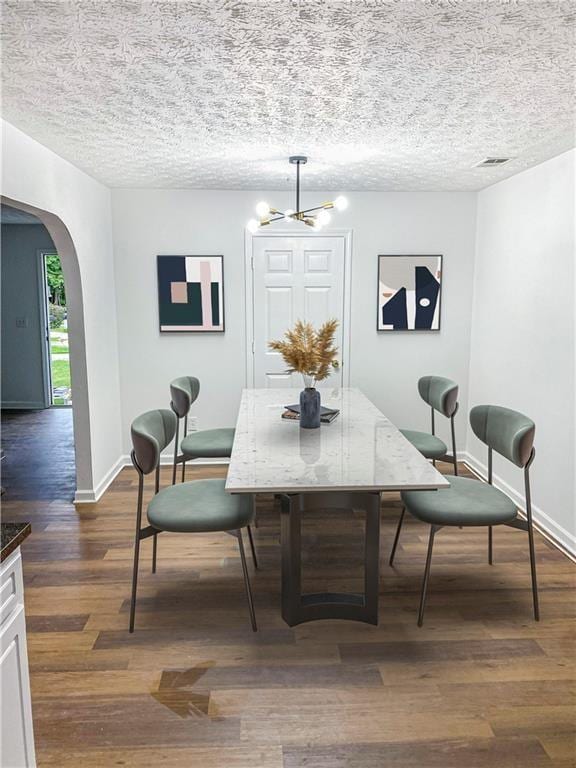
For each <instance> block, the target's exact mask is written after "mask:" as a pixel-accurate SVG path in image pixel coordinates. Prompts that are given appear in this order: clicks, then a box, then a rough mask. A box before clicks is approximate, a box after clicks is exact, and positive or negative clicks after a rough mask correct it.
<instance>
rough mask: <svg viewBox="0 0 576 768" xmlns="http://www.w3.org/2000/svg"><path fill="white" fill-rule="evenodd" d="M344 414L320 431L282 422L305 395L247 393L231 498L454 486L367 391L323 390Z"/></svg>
mask: <svg viewBox="0 0 576 768" xmlns="http://www.w3.org/2000/svg"><path fill="white" fill-rule="evenodd" d="M320 392H321V397H322V405H325V406H328V407H330V408H338V409H339V410H340V414H339V416H338V417H337V418H336V419H335V420H334V421H333V422H332V423H330V424H322V426H321V427H320V428H319V429H301V428H300V425H299V422H298V421H290V420H288V419H282V418H281V414H282V413H283V411H284V410H285V406H286V405H288V404H290V403H297V402H298V400H299V396H300V390H298V389H245V390H244V391H243V393H242V400H241V403H240V410H239V413H238V421H237V424H236V435H235V438H234V446H233V449H232V455H231V458H230V466H229V468H228V477H227V480H226V490H227V491H229V492H230V493H258V492H262V493H280V492H282V491H285V492H292V493H307V492H314V491H358V492H361V491H399V490H409V489H412V490H415V489H419V490H422V489H434V488H447V487H448V486H449V485H450V484H449V482H448V480H447V479H446V478H445V477H444V476H443V475H441V474H440V473H439V472H438V471H437V470H436V469H435V467H434V466H433V465H432V464H431V463H430V462H429V461H428V460H427V459H425V458H424V456H422V454H421V453H420V452H419V451H418V450H416V448H414V446H413V445H412V444H411V443H410V442H408V440H406V438H405V437H404V436H403V435H402V434H401V432H399V431H398V429H397V428H396V427H395V426H394V424H392V422H391V421H390V420H389V419H388V418H386V416H384V414H383V413H381V412H380V411H379V410H378V409H377V408H376V406H375V405H374V404H373V403H372V402H370V400H368V398H367V397H366V396H365V395H364V394H362V392H361V391H360V390H359V389H354V388H342V389H321V390H320Z"/></svg>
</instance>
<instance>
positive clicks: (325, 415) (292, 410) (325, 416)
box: [282, 403, 340, 424]
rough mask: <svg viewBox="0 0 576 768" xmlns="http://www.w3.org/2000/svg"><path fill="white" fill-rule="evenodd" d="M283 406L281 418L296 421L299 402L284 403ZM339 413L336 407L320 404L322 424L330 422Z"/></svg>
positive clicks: (298, 415)
mask: <svg viewBox="0 0 576 768" xmlns="http://www.w3.org/2000/svg"><path fill="white" fill-rule="evenodd" d="M285 408H286V410H285V411H284V413H283V414H282V418H283V419H291V420H294V421H298V419H299V418H300V404H299V403H295V404H294V405H286V406H285ZM339 413H340V411H339V410H338V409H337V408H326V406H324V405H322V406H320V421H321V422H322V423H323V424H330V422H331V421H334V419H335V418H336V416H338V414H339Z"/></svg>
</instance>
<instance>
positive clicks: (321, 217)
mask: <svg viewBox="0 0 576 768" xmlns="http://www.w3.org/2000/svg"><path fill="white" fill-rule="evenodd" d="M331 218H332V216H331V215H330V213H328V211H327V210H325V209H324V208H323V209H322V210H321V211H320V212H319V213H318V217H317V221H318V223H319V224H320V225H321V226H325V225H326V224H328V223H329V222H330V219H331Z"/></svg>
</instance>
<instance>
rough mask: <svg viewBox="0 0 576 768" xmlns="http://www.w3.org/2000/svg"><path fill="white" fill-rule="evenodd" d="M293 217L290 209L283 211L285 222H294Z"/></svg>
mask: <svg viewBox="0 0 576 768" xmlns="http://www.w3.org/2000/svg"><path fill="white" fill-rule="evenodd" d="M293 216H294V211H293V210H292V208H288V210H286V211H284V218H285V219H286V221H289V222H290V221H294V219H293V218H292V217H293Z"/></svg>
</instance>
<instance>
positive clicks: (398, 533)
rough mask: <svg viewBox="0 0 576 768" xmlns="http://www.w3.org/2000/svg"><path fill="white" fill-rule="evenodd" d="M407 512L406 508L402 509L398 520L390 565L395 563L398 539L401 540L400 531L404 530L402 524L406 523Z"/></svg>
mask: <svg viewBox="0 0 576 768" xmlns="http://www.w3.org/2000/svg"><path fill="white" fill-rule="evenodd" d="M405 512H406V507H402V512H401V513H400V520H398V528H396V536H394V544H392V552H390V560H389V563H390V565H392V564H393V563H394V555H395V554H396V547H397V546H398V539H399V538H400V529H401V528H402V522H403V521H404V514H405Z"/></svg>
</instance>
